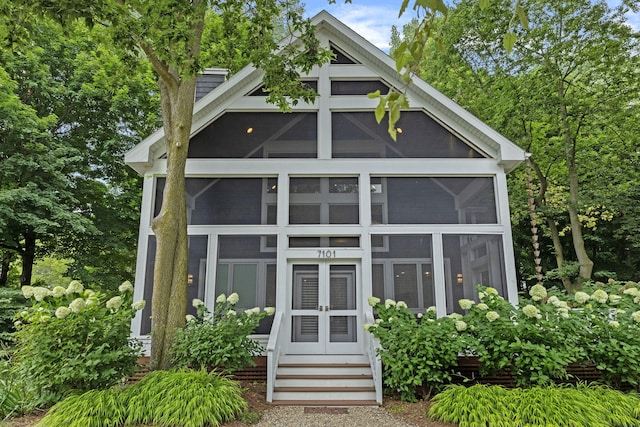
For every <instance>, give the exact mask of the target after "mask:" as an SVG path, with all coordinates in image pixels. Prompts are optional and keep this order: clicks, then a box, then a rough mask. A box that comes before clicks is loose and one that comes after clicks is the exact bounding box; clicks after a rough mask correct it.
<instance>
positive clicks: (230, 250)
mask: <svg viewBox="0 0 640 427" xmlns="http://www.w3.org/2000/svg"><path fill="white" fill-rule="evenodd" d="M265 238H266V236H220V237H219V238H218V262H217V264H216V283H215V297H217V296H218V295H220V294H225V295H227V296H229V295H230V294H232V293H234V292H235V293H237V294H238V297H239V298H240V299H239V301H238V304H237V305H236V308H237V309H239V310H247V309H250V308H253V307H260V308H261V309H264V308H265V307H275V305H276V260H275V258H274V257H275V254H274V253H273V252H272V251H264V250H263V249H262V248H261V241H263V240H264V239H265ZM272 322H273V317H272V316H269V317H266V318H265V319H263V320H262V321H261V322H260V325H259V326H258V328H257V329H256V331H255V333H257V334H268V333H269V331H270V330H271V324H272Z"/></svg>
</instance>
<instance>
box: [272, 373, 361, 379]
mask: <svg viewBox="0 0 640 427" xmlns="http://www.w3.org/2000/svg"><path fill="white" fill-rule="evenodd" d="M327 378H330V379H336V380H368V379H373V375H368V374H355V375H321V374H293V375H278V379H282V380H324V379H327Z"/></svg>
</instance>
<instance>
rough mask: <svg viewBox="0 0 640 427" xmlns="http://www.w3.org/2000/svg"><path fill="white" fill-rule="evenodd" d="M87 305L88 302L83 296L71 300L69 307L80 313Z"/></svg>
mask: <svg viewBox="0 0 640 427" xmlns="http://www.w3.org/2000/svg"><path fill="white" fill-rule="evenodd" d="M85 305H86V303H85V301H84V300H83V299H82V298H76V299H74V300H73V301H71V304H69V308H70V309H71V311H73V312H74V313H78V312H79V311H80V310H82V309H83V308H84V307H85Z"/></svg>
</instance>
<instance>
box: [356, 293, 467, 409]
mask: <svg viewBox="0 0 640 427" xmlns="http://www.w3.org/2000/svg"><path fill="white" fill-rule="evenodd" d="M369 305H371V306H372V307H373V308H374V309H375V310H376V312H377V317H378V318H377V320H376V323H374V324H371V325H369V324H366V325H364V328H365V330H367V331H369V332H370V333H371V334H373V336H374V337H376V338H377V339H378V340H379V342H380V345H381V347H382V348H381V351H379V353H378V354H379V356H380V358H381V360H382V363H383V364H384V378H385V385H386V386H387V387H388V388H390V389H391V390H394V391H396V392H398V393H400V394H401V396H402V399H403V400H408V401H414V400H415V399H416V391H418V390H420V391H421V392H422V393H423V394H430V393H431V392H432V391H437V390H439V389H440V388H441V387H443V385H444V384H447V383H448V382H450V381H451V375H452V374H453V369H452V367H455V366H456V365H457V359H458V354H459V353H460V352H462V351H464V350H465V349H466V347H467V344H466V340H465V335H461V332H462V331H464V330H465V329H466V324H465V323H464V322H462V321H461V320H460V319H459V318H457V317H455V316H454V317H443V318H439V319H437V318H436V311H435V307H431V308H430V309H428V310H427V311H426V313H424V314H419V315H418V316H416V315H414V313H413V312H412V311H411V310H410V309H408V308H407V304H406V303H404V302H403V301H398V302H397V303H396V302H395V301H392V300H386V301H385V302H384V303H382V302H381V301H380V300H379V299H378V298H375V297H371V298H369Z"/></svg>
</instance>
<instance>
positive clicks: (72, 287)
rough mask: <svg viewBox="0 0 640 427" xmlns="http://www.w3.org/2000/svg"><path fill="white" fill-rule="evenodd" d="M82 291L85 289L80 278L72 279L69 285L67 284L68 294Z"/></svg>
mask: <svg viewBox="0 0 640 427" xmlns="http://www.w3.org/2000/svg"><path fill="white" fill-rule="evenodd" d="M82 291H84V286H82V283H80V281H79V280H72V281H71V283H69V286H67V295H72V294H81V293H82Z"/></svg>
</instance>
